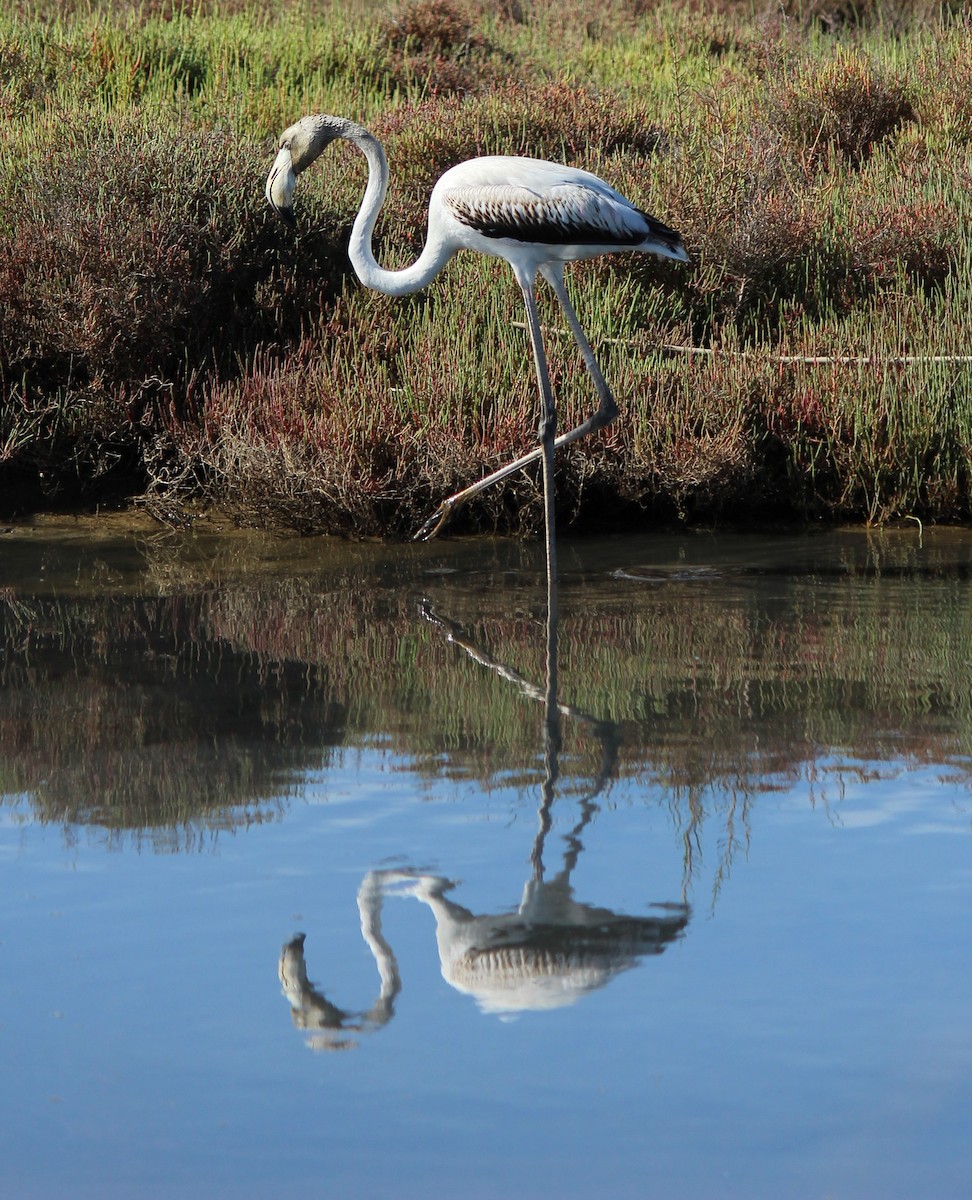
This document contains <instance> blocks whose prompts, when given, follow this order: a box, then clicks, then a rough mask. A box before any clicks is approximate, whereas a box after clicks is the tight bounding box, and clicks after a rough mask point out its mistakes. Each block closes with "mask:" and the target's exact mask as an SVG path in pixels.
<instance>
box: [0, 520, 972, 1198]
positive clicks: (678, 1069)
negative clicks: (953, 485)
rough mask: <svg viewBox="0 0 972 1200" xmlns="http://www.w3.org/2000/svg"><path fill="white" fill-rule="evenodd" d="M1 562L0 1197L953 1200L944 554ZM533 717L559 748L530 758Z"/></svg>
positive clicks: (961, 843) (523, 551)
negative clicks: (552, 640) (554, 596)
mask: <svg viewBox="0 0 972 1200" xmlns="http://www.w3.org/2000/svg"><path fill="white" fill-rule="evenodd" d="M544 605H545V591H544V581H543V559H542V550H541V547H540V546H539V545H534V544H523V543H515V542H499V541H479V540H464V539H457V540H455V541H441V542H439V543H433V544H432V545H423V546H418V547H400V546H398V547H391V546H362V545H346V544H339V543H332V542H322V541H319V540H307V541H300V540H291V539H272V538H267V537H259V536H253V535H242V534H234V533H221V534H220V533H207V534H202V533H196V534H191V533H187V534H184V535H174V534H168V533H162V532H159V531H157V530H154V529H148V528H135V527H131V528H130V527H129V526H128V525H127V524H126V523H125V522H121V523H120V524H119V523H118V522H110V521H107V520H103V521H102V522H100V523H98V524H96V525H94V526H90V525H88V526H82V525H80V524H76V523H74V522H69V521H46V522H41V523H38V524H35V525H33V526H30V527H23V528H21V527H15V528H11V529H8V530H5V531H4V532H3V533H2V534H0V622H2V623H0V656H2V657H0V900H2V907H0V912H2V917H0V1054H2V1068H3V1070H2V1093H0V1096H2V1100H0V1193H2V1195H3V1196H4V1197H7V1198H9V1200H21V1198H26V1197H44V1198H48V1197H60V1196H64V1197H99V1198H100V1197H109V1198H111V1197H132V1196H138V1197H149V1198H150V1197H197V1196H200V1197H201V1196H206V1197H224V1196H225V1197H234V1198H247V1197H270V1196H280V1195H285V1194H301V1195H305V1196H325V1195H326V1196H339V1197H348V1198H355V1197H373V1196H376V1195H384V1194H389V1195H394V1196H396V1197H400V1198H403V1200H409V1198H411V1197H423V1198H425V1197H428V1196H430V1195H433V1194H441V1195H448V1196H457V1197H469V1198H479V1197H483V1198H487V1197H488V1198H493V1197H513V1198H516V1197H531V1198H546V1197H551V1198H573V1197H593V1196H609V1197H619V1198H626V1197H638V1198H643V1197H658V1198H668V1197H679V1198H683V1197H690V1198H694V1200H706V1198H709V1197H712V1198H722V1197H746V1198H759V1197H773V1198H774V1200H775V1198H779V1197H825V1196H828V1197H852V1198H855V1200H858V1198H869V1197H875V1198H878V1197H881V1198H889V1197H908V1198H909V1200H910V1198H911V1197H914V1196H916V1195H929V1196H934V1197H936V1198H938V1200H949V1198H955V1200H958V1198H960V1197H967V1196H968V1195H970V1194H972V1193H970V1187H972V1139H970V1138H969V1115H970V1113H972V1022H970V1020H969V1013H970V1011H972V957H970V951H972V921H970V917H969V914H970V911H972V793H970V783H972V736H970V735H972V536H970V535H965V534H960V533H955V532H945V531H936V530H925V531H924V532H923V533H921V532H920V531H919V530H918V529H914V530H905V531H895V532H883V533H875V532H870V533H868V532H862V531H847V532H841V533H834V534H826V535H814V536H803V537H795V538H793V537H791V538H769V537H765V538H760V539H756V538H742V537H729V536H719V537H712V536H708V535H685V536H682V537H671V536H653V537H650V538H647V537H646V538H643V539H632V538H623V539H622V538H618V539H611V538H606V539H600V540H597V541H590V542H588V541H582V542H576V541H567V540H564V541H563V542H562V543H561V586H560V620H559V624H558V635H559V654H558V662H559V689H558V696H557V699H558V701H559V706H560V707H559V718H555V719H554V720H553V721H551V720H550V719H548V717H549V715H550V711H549V710H548V709H547V708H546V707H545V703H544V696H545V680H546V670H547V663H546V661H545V646H546V630H545V623H544V613H545V608H544ZM555 735H556V736H555Z"/></svg>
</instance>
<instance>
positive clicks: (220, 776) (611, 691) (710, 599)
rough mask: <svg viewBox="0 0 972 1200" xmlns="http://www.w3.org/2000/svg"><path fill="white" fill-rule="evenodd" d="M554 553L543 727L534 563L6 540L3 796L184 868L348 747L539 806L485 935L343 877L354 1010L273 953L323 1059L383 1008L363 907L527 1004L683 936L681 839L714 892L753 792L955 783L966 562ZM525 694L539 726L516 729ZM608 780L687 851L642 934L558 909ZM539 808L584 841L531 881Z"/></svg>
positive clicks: (908, 553) (751, 546)
mask: <svg viewBox="0 0 972 1200" xmlns="http://www.w3.org/2000/svg"><path fill="white" fill-rule="evenodd" d="M564 549H565V552H564V554H563V562H562V566H561V580H562V589H561V620H560V628H559V633H560V678H561V681H562V693H563V695H564V696H567V697H569V700H570V702H569V703H565V702H563V701H562V700H561V702H560V703H559V704H558V705H557V712H558V713H559V714H560V715H561V716H563V717H564V718H565V720H564V723H563V730H561V728H560V720H559V718H558V720H557V722H556V723H555V724H556V728H555V729H553V731H552V726H551V713H550V710H549V697H545V693H544V689H543V688H542V687H541V686H540V685H539V684H537V683H535V682H532V681H534V680H537V679H542V678H543V677H544V672H545V670H546V669H548V666H549V665H548V664H547V663H545V661H544V653H545V636H544V627H543V612H544V597H543V587H542V571H543V566H542V561H541V558H540V555H539V553H538V551H537V548H535V547H531V546H525V545H521V544H517V543H490V542H487V543H449V544H448V545H447V546H445V547H432V548H429V547H414V548H408V549H403V548H388V547H377V548H376V547H354V546H340V547H334V546H330V547H328V548H326V549H322V548H321V547H319V546H309V545H307V544H305V543H299V542H291V543H284V544H279V543H277V544H275V543H273V542H271V541H266V542H260V543H258V544H257V547H256V553H255V551H254V545H253V543H252V541H251V540H247V541H246V544H245V551H242V552H241V551H239V550H238V549H234V543H233V542H232V540H231V541H229V542H225V543H224V542H223V541H221V540H217V541H215V542H209V541H207V540H206V539H205V538H199V539H188V540H185V541H179V540H176V541H173V540H171V539H167V538H144V539H141V540H139V541H138V542H137V543H135V544H126V547H125V549H124V550H123V551H120V550H119V549H118V547H117V546H114V545H113V546H111V547H108V546H106V547H105V549H104V552H103V553H100V552H99V551H98V550H97V549H95V550H94V551H92V548H91V547H90V545H88V544H86V543H85V544H81V545H79V546H75V545H73V544H72V543H70V542H64V541H59V540H57V539H56V538H48V539H45V538H43V537H34V536H33V535H31V536H28V537H19V536H18V535H17V534H16V531H14V532H13V533H11V534H8V535H7V541H6V545H5V550H6V554H5V555H4V558H3V566H2V568H0V570H2V571H3V576H4V577H3V578H2V579H0V585H2V587H3V589H4V591H3V597H4V601H3V605H2V609H0V611H2V622H3V624H2V631H0V632H2V643H3V658H2V678H0V683H2V693H0V733H2V740H3V745H4V748H5V753H4V764H3V767H2V772H3V774H2V777H0V792H2V793H4V794H6V795H8V796H26V797H27V798H28V801H29V805H30V807H31V810H32V812H33V814H34V817H35V818H36V819H38V820H41V821H45V822H57V823H61V824H63V825H64V826H65V828H66V829H70V830H75V829H78V828H84V827H88V828H90V829H92V830H95V831H97V836H99V837H100V836H104V833H103V831H107V835H108V836H109V837H125V836H134V837H136V838H139V839H141V838H145V837H148V838H149V839H151V841H152V842H153V843H155V844H158V845H161V846H175V847H179V848H184V847H188V846H191V845H193V844H194V843H196V842H197V841H198V840H199V839H200V838H202V837H203V836H205V832H206V831H207V830H209V829H214V828H215V829H219V828H227V827H235V826H237V825H240V824H245V823H248V822H252V821H254V820H258V821H259V820H266V819H276V818H278V817H279V816H280V814H281V812H282V811H283V806H285V805H286V804H287V797H288V795H289V796H290V797H294V796H296V795H298V794H299V791H300V787H301V782H302V779H303V778H304V776H305V774H306V773H307V772H308V771H322V770H323V771H324V772H325V773H326V772H327V770H328V768H329V766H331V765H332V764H336V763H337V762H338V761H340V760H342V759H343V757H344V756H346V755H348V754H350V753H353V752H354V751H355V750H356V749H360V748H365V747H368V748H375V747H377V748H380V749H382V748H383V749H384V750H386V751H387V752H388V753H390V754H394V755H396V756H397V757H398V758H400V759H401V760H403V761H406V762H408V763H409V764H410V765H411V769H413V770H414V771H416V772H418V773H419V774H420V775H421V776H422V777H423V778H425V779H426V780H427V781H428V784H429V786H430V787H435V788H437V789H439V788H448V787H449V786H450V784H453V783H456V782H459V781H462V780H466V779H470V778H473V779H475V780H476V781H477V782H478V783H479V784H480V785H481V786H482V787H483V788H484V789H485V790H486V791H489V790H490V789H491V788H492V787H499V786H500V785H502V786H504V787H510V786H513V787H514V788H515V789H518V790H519V791H520V792H521V793H522V794H523V795H524V796H527V795H532V796H537V797H539V800H538V802H537V807H538V809H539V823H538V832H537V834H536V838H535V841H534V845H533V850H532V856H531V869H530V873H529V877H528V878H527V881H526V885H525V889H524V893H523V897H522V899H521V902H520V905H519V907H518V908H516V909H514V910H513V911H511V912H504V913H500V914H497V915H474V914H473V913H471V912H470V911H468V910H467V909H465V908H463V907H461V906H460V905H459V904H458V903H456V902H454V901H453V900H452V899H451V898H450V896H449V895H448V893H449V891H450V889H451V888H452V886H453V885H452V884H451V883H450V881H449V880H448V879H447V878H446V877H444V876H442V875H440V874H438V873H435V872H431V871H428V870H424V869H422V868H420V867H416V866H407V867H398V866H397V867H395V868H394V869H391V870H387V869H383V870H373V871H370V872H369V873H368V874H367V876H366V877H365V879H364V880H363V882H362V884H361V888H360V891H359V897H358V901H359V909H360V914H361V921H362V932H363V934H364V937H365V940H366V942H367V943H368V945H369V947H370V949H371V951H372V953H373V956H374V959H375V962H376V964H377V966H378V971H379V980H380V983H379V995H378V998H377V1000H376V1001H375V1002H374V1003H373V1004H372V1005H371V1007H370V1008H369V1009H366V1010H363V1011H360V1012H351V1011H347V1010H344V1009H341V1008H338V1007H337V1006H336V1005H335V1004H333V1003H332V1002H330V1001H329V1000H328V999H326V998H325V997H324V995H323V994H322V993H321V992H320V991H318V990H317V989H316V988H315V987H314V986H313V984H312V983H311V982H310V980H309V978H308V972H307V968H306V964H305V961H304V956H303V945H304V938H303V935H299V936H297V937H295V938H293V939H292V940H290V941H289V942H287V944H286V945H285V946H284V949H283V952H282V954H281V960H280V965H279V971H280V978H281V982H282V984H283V988H284V992H285V995H286V996H287V998H288V999H289V1001H290V1003H291V1005H292V1009H293V1015H294V1020H295V1022H296V1023H297V1024H298V1025H299V1026H300V1027H301V1028H302V1029H306V1030H307V1031H308V1032H309V1033H310V1035H311V1036H310V1044H311V1045H313V1046H315V1047H322V1046H328V1047H336V1046H344V1045H348V1044H350V1043H351V1041H352V1040H353V1036H354V1034H355V1033H356V1032H359V1031H365V1030H368V1029H374V1028H379V1027H381V1026H382V1025H383V1024H386V1023H387V1021H388V1020H389V1018H390V1017H391V1015H392V1013H393V1011H394V1002H395V998H396V996H397V994H398V991H399V989H400V987H401V981H400V978H399V974H398V968H397V964H396V961H395V957H394V953H393V951H392V949H391V947H390V946H389V945H388V944H387V942H386V941H385V940H384V937H383V935H382V932H381V912H382V904H383V901H384V899H385V897H386V896H387V895H388V894H389V893H395V894H404V895H409V896H413V897H415V898H416V899H418V900H420V901H421V902H422V903H424V904H426V905H428V907H429V908H430V909H431V910H432V912H433V914H434V916H435V919H436V931H437V941H438V947H439V953H440V960H441V965H442V970H443V974H444V975H445V977H446V979H447V980H448V981H449V982H451V983H452V984H453V985H454V986H456V987H458V988H459V989H460V990H463V991H467V992H469V993H470V994H472V995H473V996H475V997H476V998H477V1000H478V1001H479V1003H480V1005H481V1006H482V1007H483V1008H484V1009H486V1010H493V1011H495V1010H501V1009H516V1008H521V1007H549V1006H552V1005H555V1004H559V1003H568V1002H571V1001H572V1000H573V999H575V998H577V997H578V996H580V995H583V994H584V993H585V992H586V991H588V990H590V989H591V988H594V987H597V986H600V985H601V984H603V983H605V982H607V980H609V979H610V978H611V977H613V975H614V974H615V973H617V972H618V971H620V970H623V969H625V968H626V967H627V966H629V965H631V964H632V963H634V962H635V961H637V960H638V959H639V958H641V957H642V956H645V955H648V954H656V953H658V952H660V951H661V950H662V949H664V947H665V945H666V944H667V943H668V942H669V941H670V940H671V939H672V938H675V937H677V936H679V935H680V934H682V933H683V932H684V930H685V928H686V925H687V923H688V919H689V910H688V904H687V901H688V898H689V895H690V892H691V886H692V880H693V877H694V875H695V872H696V869H697V865H696V861H695V855H696V851H697V847H698V845H699V844H700V840H701V832H702V829H703V827H704V826H706V825H708V824H710V823H715V824H716V825H717V827H718V828H719V830H720V844H721V852H722V855H723V862H722V868H721V869H720V871H719V872H717V875H716V887H717V889H718V887H719V886H721V885H722V883H723V882H724V879H725V876H726V873H727V871H728V868H729V867H730V866H731V863H732V859H733V855H734V854H735V852H736V851H737V850H738V849H739V847H740V846H745V844H746V843H747V840H748V837H749V825H748V814H749V808H750V805H751V804H752V802H753V800H754V798H755V797H756V796H758V795H759V794H760V793H762V792H765V791H767V790H771V789H775V788H783V787H786V786H791V785H792V784H793V783H794V782H796V781H799V780H801V779H803V780H805V781H806V784H807V787H808V792H809V795H810V799H811V802H818V801H820V800H823V801H825V802H826V803H828V804H830V803H834V804H837V803H839V798H840V792H841V787H842V783H843V781H844V780H846V779H848V778H851V777H854V776H855V774H856V773H858V772H860V771H862V770H864V769H867V768H866V767H865V764H873V763H874V762H875V761H876V762H878V763H881V762H886V763H887V764H888V769H889V770H892V771H901V770H905V769H908V768H909V767H910V766H920V765H922V764H925V763H929V762H934V763H939V764H951V766H952V768H953V769H954V771H955V772H957V773H958V774H959V775H960V776H961V778H962V779H963V780H968V779H969V777H970V771H969V758H968V753H969V746H970V744H972V742H970V738H969V734H970V729H972V680H970V676H969V673H968V670H967V664H968V662H969V661H970V659H972V608H970V606H969V603H968V578H969V575H970V572H972V553H970V550H972V546H970V543H969V541H968V539H966V538H963V537H961V536H959V535H951V534H947V533H935V534H933V535H929V534H928V533H926V534H925V535H924V536H923V537H920V536H919V535H918V533H917V532H914V533H912V532H908V533H904V534H891V533H886V534H880V535H866V534H863V533H858V532H855V533H847V534H844V535H836V536H831V537H827V538H802V539H797V540H794V541H782V540H781V541H775V540H772V539H763V540H754V539H739V540H733V539H721V540H719V541H712V540H710V539H707V538H704V537H691V538H686V539H674V538H672V539H665V538H657V539H652V540H651V541H650V542H649V541H646V542H644V543H641V544H640V545H639V544H636V543H634V542H631V541H627V540H626V541H619V542H611V543H600V544H593V545H592V544H569V543H568V544H567V545H566V546H565V548H564ZM38 579H41V580H47V581H49V582H48V583H46V584H42V585H41V586H38V585H37V582H36V581H37V580H38ZM27 581H30V583H29V584H28V582H27ZM446 614H448V615H446ZM543 698H546V699H547V701H548V711H547V714H546V722H545V723H544V722H543V721H541V720H534V719H531V717H530V716H529V715H527V714H528V712H529V707H528V706H529V705H530V704H531V703H532V702H533V701H535V700H539V699H543ZM575 700H577V701H578V705H579V706H578V707H576V708H575V707H573V702H574V701H575ZM525 706H527V707H525ZM592 713H596V714H599V715H598V716H596V717H595V716H591V715H588V714H592ZM544 729H545V731H546V732H545V734H544ZM700 747H704V748H705V752H704V753H701V752H700ZM619 777H624V778H625V779H627V780H628V781H630V782H632V783H634V784H635V785H637V784H644V785H645V788H646V794H649V793H648V789H650V791H651V794H658V793H659V791H660V793H661V794H663V795H664V797H665V802H666V803H667V804H668V806H669V810H670V813H671V818H672V820H673V822H674V823H675V825H676V827H677V830H678V837H679V840H680V844H681V846H682V849H683V854H684V873H683V894H682V896H681V897H679V898H678V900H677V902H675V903H672V904H669V905H668V906H663V907H662V908H660V909H658V910H656V911H655V912H653V913H652V915H649V916H633V915H623V914H617V913H615V912H613V911H610V910H608V909H606V908H600V907H598V906H596V905H587V904H581V903H579V902H577V901H575V900H574V899H573V896H572V893H571V888H570V876H571V871H572V869H573V867H574V865H575V864H576V861H577V858H578V856H579V855H580V853H581V852H582V835H583V834H584V833H585V831H586V830H587V828H588V826H589V824H590V822H591V820H592V818H593V816H594V815H595V812H596V809H597V805H598V802H599V801H600V802H603V800H604V798H605V797H609V796H610V793H611V789H612V786H613V784H614V782H615V781H616V780H617V779H618V778H619ZM556 792H559V793H560V794H561V796H562V797H563V799H564V801H565V802H570V803H571V804H574V805H576V806H577V808H578V810H579V818H578V820H577V823H576V825H575V827H574V828H573V830H572V831H571V832H570V834H569V835H568V837H567V840H566V849H565V852H564V855H563V863H562V866H561V868H560V869H559V870H558V871H557V873H556V874H555V875H554V876H553V877H552V878H551V879H549V880H547V879H546V877H545V872H544V861H543V860H544V851H545V845H544V841H545V836H546V833H547V831H548V829H549V816H550V808H551V805H552V804H553V803H554V795H555V793H556ZM517 956H519V959H520V962H521V965H522V964H523V963H525V962H526V960H527V959H530V960H531V962H532V965H533V966H534V967H537V966H538V965H540V964H541V963H542V962H543V961H546V963H547V964H548V970H547V973H546V975H544V974H543V972H542V971H539V970H534V971H533V972H532V973H527V972H521V973H520V974H517V973H516V972H515V970H514V968H513V966H512V965H511V964H512V963H513V960H514V958H516V957H517ZM490 961H492V962H495V963H500V964H502V963H503V962H505V965H506V968H507V976H506V980H505V988H499V987H498V986H497V985H496V984H495V982H492V981H491V980H490V979H489V978H487V975H486V973H485V971H482V970H479V969H480V968H483V967H485V966H486V965H487V964H488V963H489V962H490ZM549 964H554V965H553V966H550V965H549ZM477 971H479V973H478V974H477ZM493 979H494V980H495V976H494V977H493Z"/></svg>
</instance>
